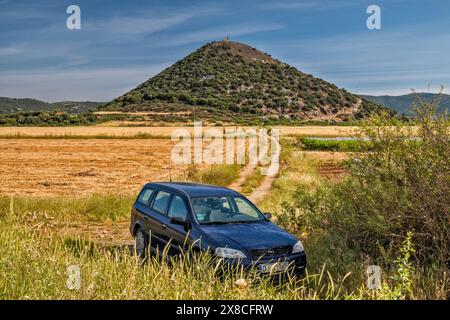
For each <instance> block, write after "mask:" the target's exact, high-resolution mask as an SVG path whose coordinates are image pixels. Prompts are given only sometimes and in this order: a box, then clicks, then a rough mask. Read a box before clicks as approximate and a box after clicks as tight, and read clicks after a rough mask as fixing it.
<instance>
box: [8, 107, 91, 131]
mask: <svg viewBox="0 0 450 320" xmlns="http://www.w3.org/2000/svg"><path fill="white" fill-rule="evenodd" d="M97 122H98V117H96V116H95V115H94V114H92V113H86V114H84V113H83V114H68V113H63V112H56V111H50V112H19V113H14V114H3V115H2V114H0V126H6V127H39V126H50V127H64V126H77V125H93V124H95V123H97Z"/></svg>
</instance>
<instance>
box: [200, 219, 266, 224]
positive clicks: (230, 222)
mask: <svg viewBox="0 0 450 320" xmlns="http://www.w3.org/2000/svg"><path fill="white" fill-rule="evenodd" d="M260 221H261V220H246V221H212V222H203V223H202V224H233V223H255V222H260Z"/></svg>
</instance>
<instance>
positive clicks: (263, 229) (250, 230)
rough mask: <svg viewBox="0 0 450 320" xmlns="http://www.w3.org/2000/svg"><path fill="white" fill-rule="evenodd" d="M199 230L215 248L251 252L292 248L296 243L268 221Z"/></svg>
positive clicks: (224, 225)
mask: <svg viewBox="0 0 450 320" xmlns="http://www.w3.org/2000/svg"><path fill="white" fill-rule="evenodd" d="M201 229H202V231H203V234H204V235H205V236H206V237H207V238H208V239H209V240H210V241H211V243H212V244H214V245H215V246H217V247H225V246H227V247H230V248H234V249H240V250H253V249H265V248H276V247H282V246H293V245H294V244H295V243H296V242H297V239H296V238H295V237H294V236H293V235H291V234H289V233H288V232H286V231H285V230H283V229H281V228H280V227H278V226H276V225H275V224H273V223H271V222H268V221H267V222H266V221H263V222H254V223H230V224H220V225H203V226H201Z"/></svg>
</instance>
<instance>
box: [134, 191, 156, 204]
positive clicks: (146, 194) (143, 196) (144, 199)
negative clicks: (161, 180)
mask: <svg viewBox="0 0 450 320" xmlns="http://www.w3.org/2000/svg"><path fill="white" fill-rule="evenodd" d="M154 191H155V190H153V189H147V188H146V189H144V190H142V191H141V193H140V194H139V197H138V199H137V201H138V202H139V203H142V204H144V205H148V203H149V201H150V199H151V197H152V194H153V192H154Z"/></svg>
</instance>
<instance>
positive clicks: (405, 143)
mask: <svg viewBox="0 0 450 320" xmlns="http://www.w3.org/2000/svg"><path fill="white" fill-rule="evenodd" d="M437 105H438V104H437V103H436V102H433V103H431V104H427V103H424V102H420V103H419V104H417V105H416V106H415V107H414V113H415V119H414V120H415V124H416V127H400V126H398V125H392V122H391V120H390V117H389V115H388V114H381V115H375V116H373V117H372V118H371V119H370V120H369V121H367V122H366V123H365V126H364V127H363V128H362V133H363V135H364V136H365V137H367V138H368V141H367V142H366V143H367V145H368V148H370V150H372V151H371V152H367V153H356V154H354V155H352V156H351V159H350V160H349V161H348V163H347V167H348V172H349V175H348V177H347V178H346V179H345V180H344V181H342V182H340V183H337V184H335V185H326V186H323V187H322V188H321V189H320V190H319V191H317V192H315V193H314V194H313V195H310V194H305V193H304V192H298V194H297V197H296V205H295V207H296V208H297V209H298V210H299V211H300V212H301V214H300V215H297V216H296V218H295V219H297V221H295V223H296V224H298V225H302V226H306V227H305V228H307V229H309V230H306V231H307V232H308V231H309V232H313V231H322V232H328V233H332V234H333V235H334V236H337V237H340V238H343V239H345V241H346V242H347V243H348V245H349V246H350V247H352V248H358V250H360V251H361V253H362V254H365V255H368V256H369V257H373V258H375V259H379V258H380V257H381V256H380V253H382V256H384V257H385V258H386V259H387V260H391V261H393V260H394V259H395V257H396V255H397V253H398V252H399V250H400V248H401V246H402V241H403V240H404V237H405V234H406V232H407V231H411V232H413V234H414V239H413V240H414V245H415V248H416V252H415V253H414V258H415V259H416V261H417V262H419V263H420V264H423V265H428V266H429V265H434V266H440V267H441V268H444V270H445V268H446V264H447V263H448V261H449V259H450V257H449V253H450V247H449V245H450V230H449V228H448V226H449V211H448V210H449V208H450V183H449V176H450V175H449V174H450V162H449V159H450V148H449V133H448V117H447V115H446V114H444V115H440V116H437V115H436V106H437ZM287 209H289V208H287ZM289 210H290V211H291V212H293V210H294V209H289ZM311 221H313V222H311ZM311 226H313V227H311ZM312 228H314V230H312Z"/></svg>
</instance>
